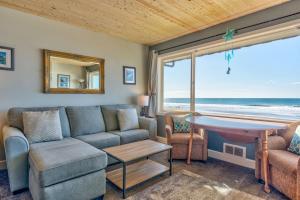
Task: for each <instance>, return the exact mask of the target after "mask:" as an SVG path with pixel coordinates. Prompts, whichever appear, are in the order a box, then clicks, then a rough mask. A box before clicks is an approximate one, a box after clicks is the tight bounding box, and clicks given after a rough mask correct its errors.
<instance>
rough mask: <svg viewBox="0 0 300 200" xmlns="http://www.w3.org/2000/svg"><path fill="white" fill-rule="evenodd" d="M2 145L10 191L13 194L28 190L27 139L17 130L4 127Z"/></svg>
mask: <svg viewBox="0 0 300 200" xmlns="http://www.w3.org/2000/svg"><path fill="white" fill-rule="evenodd" d="M3 143H4V149H5V157H6V166H7V171H8V177H9V185H10V190H11V191H12V192H14V191H17V190H20V189H23V188H28V152H29V143H28V141H27V139H26V138H25V136H24V134H23V133H22V132H21V131H20V130H19V129H16V128H12V127H9V126H4V127H3Z"/></svg>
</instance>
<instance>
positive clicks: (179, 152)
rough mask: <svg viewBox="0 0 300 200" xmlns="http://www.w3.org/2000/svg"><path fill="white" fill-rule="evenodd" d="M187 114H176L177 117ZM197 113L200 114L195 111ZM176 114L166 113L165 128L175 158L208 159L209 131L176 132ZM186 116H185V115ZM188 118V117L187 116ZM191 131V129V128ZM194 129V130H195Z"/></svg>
mask: <svg viewBox="0 0 300 200" xmlns="http://www.w3.org/2000/svg"><path fill="white" fill-rule="evenodd" d="M180 115H181V116H187V114H176V117H179V116H180ZM195 115H199V114H198V113H195ZM173 116H174V115H173V114H172V113H169V114H166V115H165V117H164V118H165V124H166V127H165V130H166V136H167V143H168V144H170V145H171V146H172V147H173V158H174V159H179V160H185V159H186V160H187V162H188V161H189V156H190V158H191V159H192V160H204V161H205V160H207V133H206V132H205V131H204V132H199V133H198V132H197V133H196V132H195V133H192V132H185V133H182V132H181V133H175V132H174V121H173V119H174V117H173ZM184 118H185V117H184ZM185 119H188V118H185ZM189 131H190V129H189ZM193 131H194V130H193ZM191 135H193V138H192V147H191V151H192V153H191V154H189V153H188V152H189V150H190V144H191V141H190V140H191Z"/></svg>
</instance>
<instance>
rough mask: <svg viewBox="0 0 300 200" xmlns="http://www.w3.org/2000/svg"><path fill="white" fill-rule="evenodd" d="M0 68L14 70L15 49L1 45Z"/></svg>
mask: <svg viewBox="0 0 300 200" xmlns="http://www.w3.org/2000/svg"><path fill="white" fill-rule="evenodd" d="M0 69H3V70H10V71H14V70H15V68H14V49H13V48H9V47H1V46H0Z"/></svg>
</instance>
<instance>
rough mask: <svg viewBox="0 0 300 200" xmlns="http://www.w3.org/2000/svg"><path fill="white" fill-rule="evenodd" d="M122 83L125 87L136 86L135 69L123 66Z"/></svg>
mask: <svg viewBox="0 0 300 200" xmlns="http://www.w3.org/2000/svg"><path fill="white" fill-rule="evenodd" d="M123 83H124V84H125V85H135V84H136V69H135V67H128V66H123Z"/></svg>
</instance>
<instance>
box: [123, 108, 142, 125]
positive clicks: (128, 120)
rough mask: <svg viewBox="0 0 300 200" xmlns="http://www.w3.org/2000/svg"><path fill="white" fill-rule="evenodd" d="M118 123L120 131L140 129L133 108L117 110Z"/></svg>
mask: <svg viewBox="0 0 300 200" xmlns="http://www.w3.org/2000/svg"><path fill="white" fill-rule="evenodd" d="M118 121H119V126H120V130H121V131H128V130H132V129H138V128H140V126H139V119H138V115H137V112H136V109H135V108H128V109H119V110H118Z"/></svg>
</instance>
